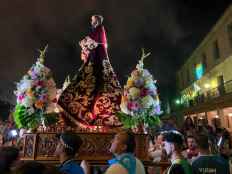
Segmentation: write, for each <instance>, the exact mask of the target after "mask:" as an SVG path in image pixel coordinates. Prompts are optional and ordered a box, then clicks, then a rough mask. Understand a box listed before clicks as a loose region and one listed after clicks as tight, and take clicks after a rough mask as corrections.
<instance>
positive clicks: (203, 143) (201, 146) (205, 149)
mask: <svg viewBox="0 0 232 174" xmlns="http://www.w3.org/2000/svg"><path fill="white" fill-rule="evenodd" d="M196 143H197V148H198V150H199V152H200V153H201V154H209V153H210V151H209V148H210V144H209V138H208V136H207V135H205V134H200V135H198V136H197V137H196Z"/></svg>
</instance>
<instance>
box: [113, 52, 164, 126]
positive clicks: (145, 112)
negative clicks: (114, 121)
mask: <svg viewBox="0 0 232 174" xmlns="http://www.w3.org/2000/svg"><path fill="white" fill-rule="evenodd" d="M149 55H150V53H148V54H145V53H144V50H142V57H141V59H140V61H139V63H138V64H137V66H136V69H135V70H133V71H132V73H131V76H130V77H129V78H128V80H127V83H126V85H125V86H124V92H123V95H122V100H121V105H120V108H121V112H119V113H118V114H117V115H118V117H119V119H120V120H121V122H122V123H123V125H124V127H127V128H135V127H137V126H138V125H140V124H143V125H144V126H146V127H154V126H156V125H158V124H159V123H160V119H159V115H160V114H161V113H162V111H161V109H160V101H159V97H158V94H157V88H156V81H154V80H153V77H152V75H151V74H150V72H149V71H148V70H147V69H144V68H143V66H144V64H143V61H144V59H145V58H146V57H148V56H149Z"/></svg>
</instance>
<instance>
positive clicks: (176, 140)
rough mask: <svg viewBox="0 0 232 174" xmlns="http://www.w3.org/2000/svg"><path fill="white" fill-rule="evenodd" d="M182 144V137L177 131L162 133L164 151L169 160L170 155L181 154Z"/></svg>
mask: <svg viewBox="0 0 232 174" xmlns="http://www.w3.org/2000/svg"><path fill="white" fill-rule="evenodd" d="M183 142H184V138H183V135H182V134H181V133H180V132H178V131H167V132H165V133H164V149H165V151H166V153H167V155H168V157H169V158H172V155H175V154H181V151H182V148H183Z"/></svg>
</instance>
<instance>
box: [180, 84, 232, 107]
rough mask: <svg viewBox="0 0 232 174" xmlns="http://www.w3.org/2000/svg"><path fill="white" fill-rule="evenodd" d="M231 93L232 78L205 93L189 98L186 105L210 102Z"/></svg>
mask: <svg viewBox="0 0 232 174" xmlns="http://www.w3.org/2000/svg"><path fill="white" fill-rule="evenodd" d="M229 93H232V80H230V81H227V82H225V83H224V84H222V85H220V86H218V87H216V88H213V89H210V90H208V91H206V92H204V93H199V94H198V95H197V96H196V97H195V98H193V99H192V100H188V101H187V102H185V103H184V107H189V106H196V105H198V104H201V103H205V102H208V101H210V100H213V99H215V98H217V97H220V96H224V95H226V94H229Z"/></svg>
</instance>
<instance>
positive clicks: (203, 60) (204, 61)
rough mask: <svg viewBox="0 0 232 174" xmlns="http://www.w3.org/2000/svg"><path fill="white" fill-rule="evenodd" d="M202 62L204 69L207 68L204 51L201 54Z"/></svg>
mask: <svg viewBox="0 0 232 174" xmlns="http://www.w3.org/2000/svg"><path fill="white" fill-rule="evenodd" d="M202 63H203V66H204V68H205V69H207V66H208V65H207V56H206V54H205V53H203V54H202Z"/></svg>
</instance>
